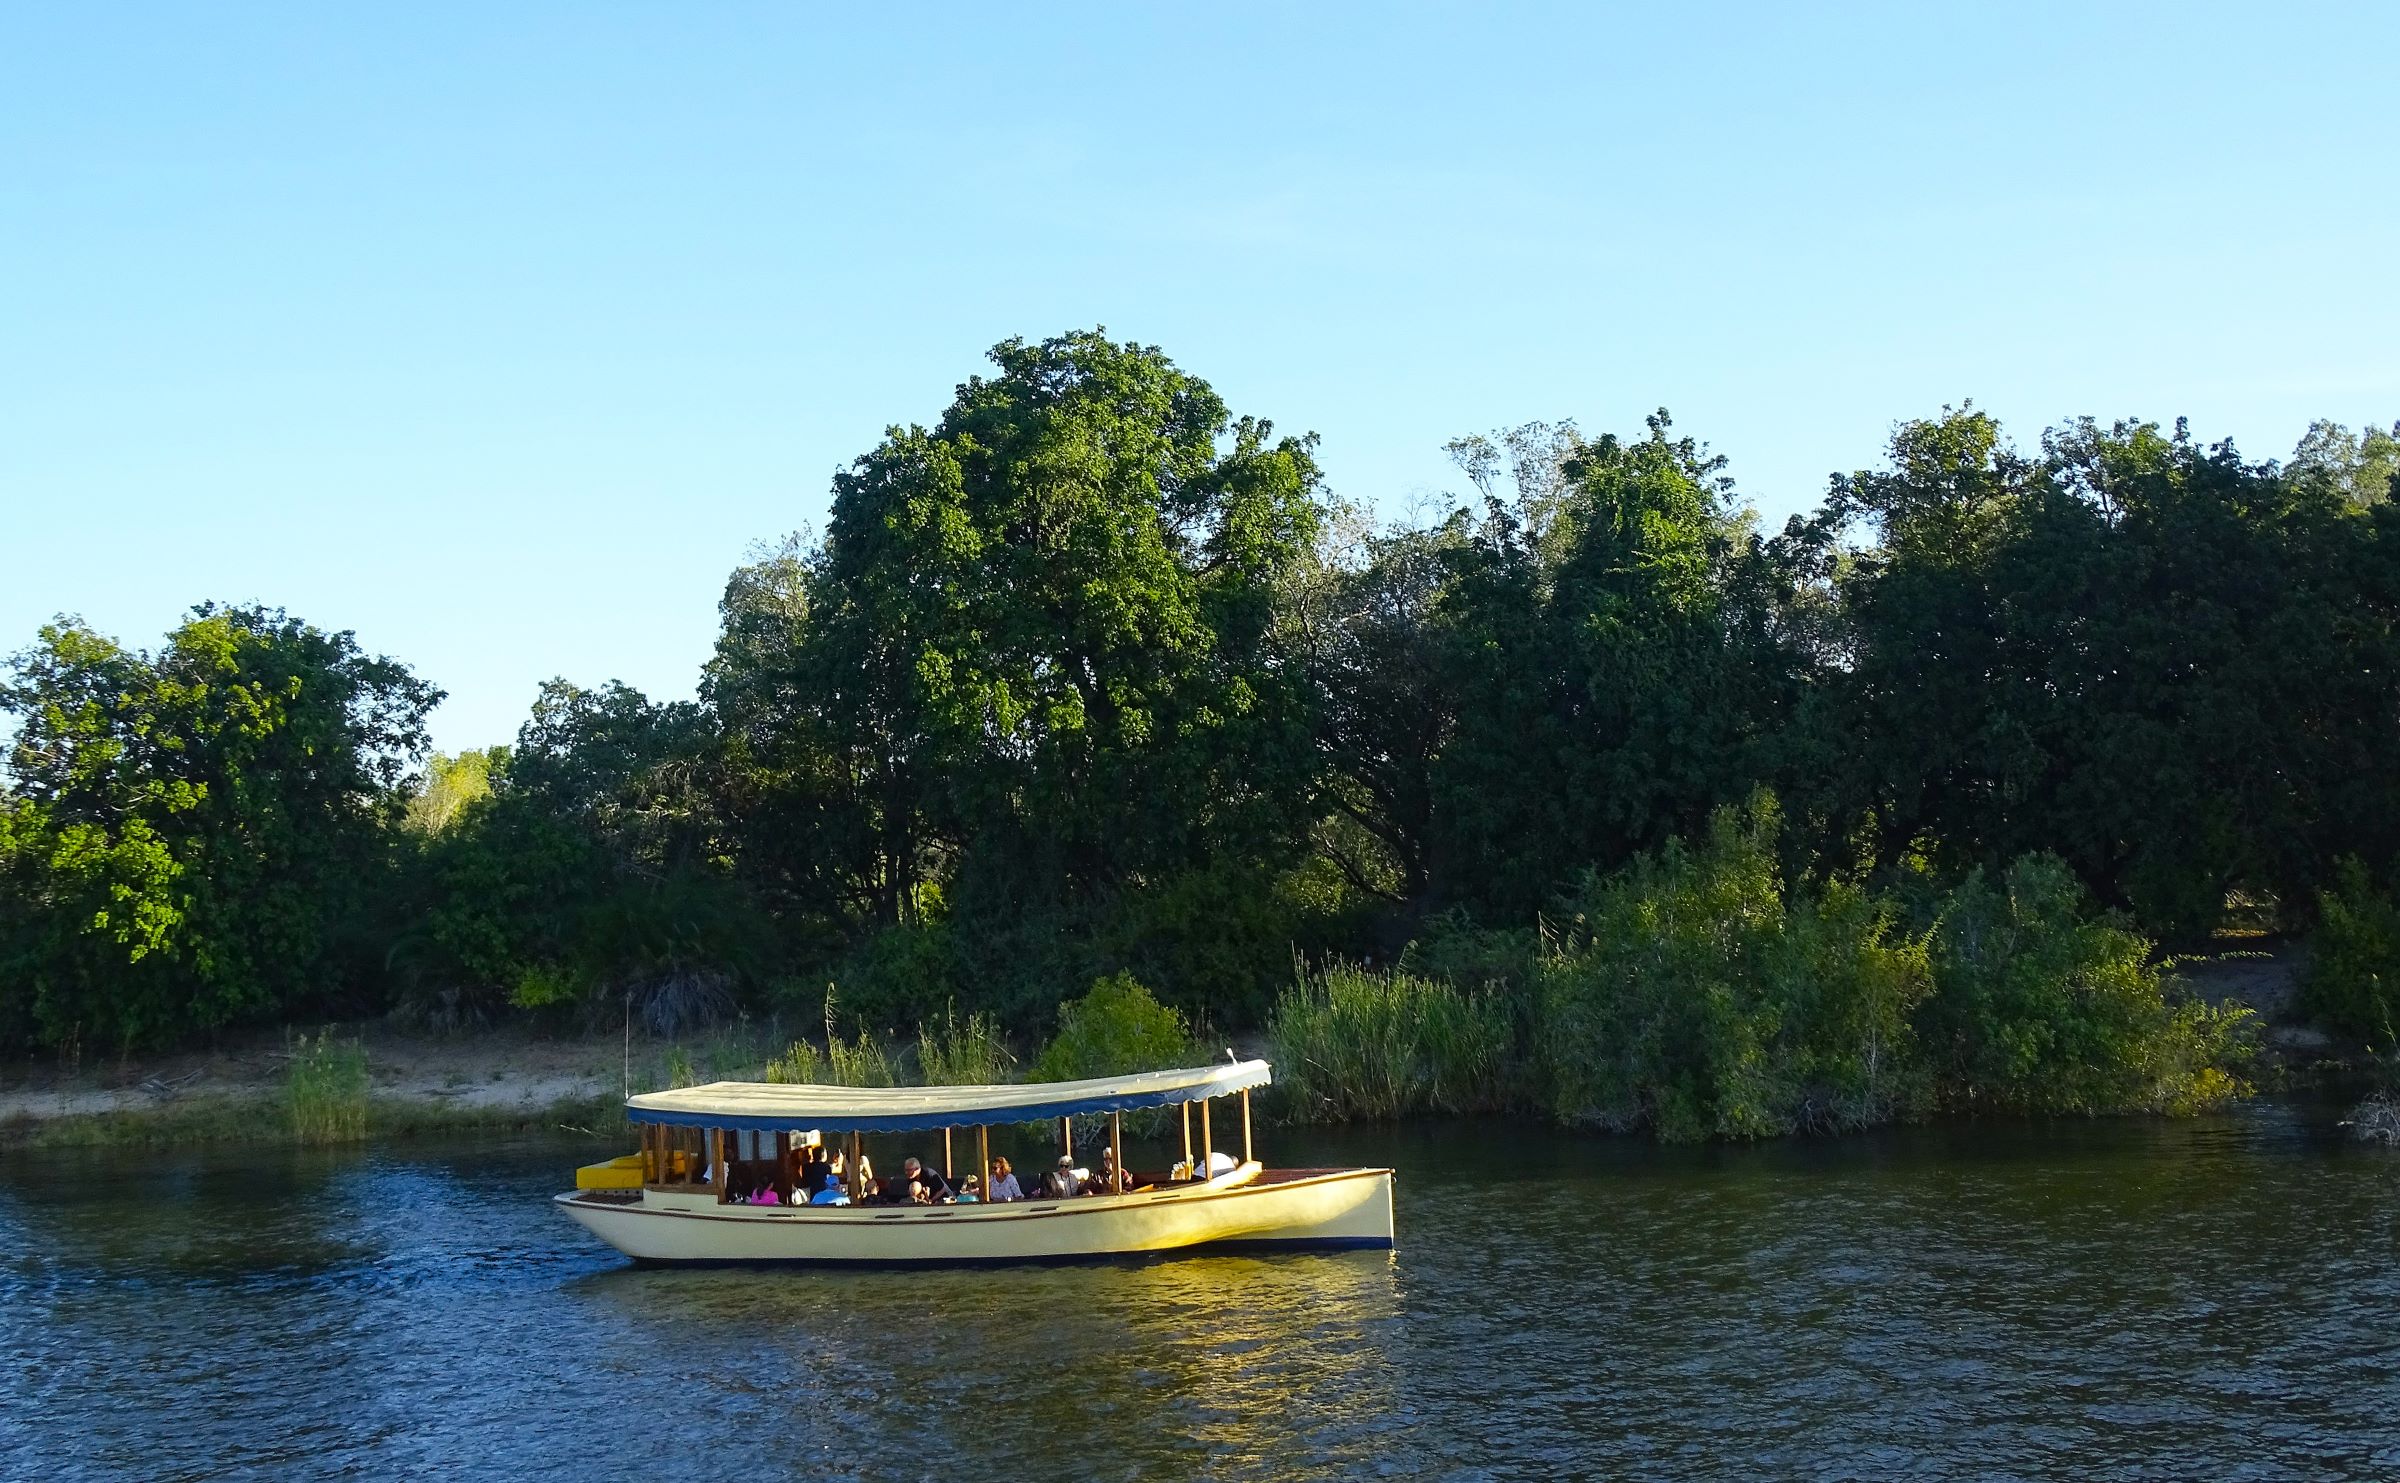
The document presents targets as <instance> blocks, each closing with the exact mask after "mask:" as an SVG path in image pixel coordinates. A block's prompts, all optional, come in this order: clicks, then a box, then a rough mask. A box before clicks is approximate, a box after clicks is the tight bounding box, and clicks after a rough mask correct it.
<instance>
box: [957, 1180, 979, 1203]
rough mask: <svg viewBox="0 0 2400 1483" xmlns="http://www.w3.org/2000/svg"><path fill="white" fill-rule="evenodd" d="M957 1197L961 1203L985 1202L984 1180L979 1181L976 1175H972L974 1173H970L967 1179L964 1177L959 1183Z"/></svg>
mask: <svg viewBox="0 0 2400 1483" xmlns="http://www.w3.org/2000/svg"><path fill="white" fill-rule="evenodd" d="M955 1199H956V1201H957V1203H959V1204H961V1205H980V1204H982V1203H983V1187H982V1182H981V1181H979V1180H978V1179H976V1177H975V1176H974V1175H972V1174H970V1175H968V1176H967V1177H966V1178H965V1179H963V1180H961V1181H959V1185H958V1194H957V1195H956V1197H955Z"/></svg>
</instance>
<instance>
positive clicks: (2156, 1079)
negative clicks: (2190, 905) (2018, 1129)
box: [1920, 854, 2250, 1114]
mask: <svg viewBox="0 0 2400 1483" xmlns="http://www.w3.org/2000/svg"><path fill="white" fill-rule="evenodd" d="M1931 961H1932V967H1933V987H1934V992H1933V995H1932V997H1931V999H1930V1000H1929V1001H1928V1002H1927V1005H1926V1008H1925V1011H1924V1013H1923V1014H1922V1016H1921V1017H1920V1028H1921V1030H1922V1032H1923V1037H1924V1042H1925V1045H1926V1048H1927V1050H1928V1052H1929V1053H1930V1054H1931V1056H1932V1058H1933V1069H1934V1074H1935V1076H1936V1078H1937V1081H1938V1084H1939V1086H1940V1089H1941V1096H1942V1099H1943V1100H1944V1101H1945V1102H1946V1103H1949V1104H1952V1105H1955V1106H1959V1107H1962V1108H1986V1109H1993V1110H1999V1111H2007V1112H2032V1113H2084V1114H2092V1113H2111V1112H2133V1111H2171V1112H2191V1111H2200V1110H2204V1109H2206V1108H2208V1107H2211V1106H2214V1105H2217V1104H2219V1103H2222V1102H2225V1101H2227V1100H2230V1099H2231V1098H2233V1097H2236V1096H2239V1095H2241V1094H2242V1093H2243V1092H2244V1091H2246V1090H2247V1089H2246V1088H2244V1087H2243V1086H2242V1084H2241V1083H2240V1081H2239V1080H2238V1079H2237V1078H2236V1077H2235V1075H2234V1070H2235V1068H2236V1067H2237V1066H2238V1065H2239V1064H2240V1062H2241V1061H2242V1059H2243V1058H2244V1055H2245V1054H2246V1048H2245V1044H2244V1041H2245V1037H2246V1035H2247V1031H2248V1021H2249V1019H2250V1011H2249V1010H2248V1009H2244V1008H2239V1007H2235V1008H2229V1009H2217V1008H2212V1007H2210V1006H2208V1005H2204V1004H2200V1003H2196V1002H2190V1001H2182V1002H2178V1001H2176V1000H2174V999H2172V998H2170V996H2169V994H2168V992H2167V986H2166V983H2165V981H2164V977H2163V975H2162V973H2161V971H2160V969H2159V967H2158V965H2157V963H2156V961H2155V959H2154V955H2153V953H2152V951H2151V945H2150V943H2149V942H2147V941H2145V940H2144V939H2143V938H2142V937H2140V936H2139V935H2137V934H2135V933H2133V932H2130V931H2128V930H2126V929H2125V928H2123V927H2121V926H2118V925H2117V924H2116V923H2115V922H2113V921H2111V920H2109V919H2107V918H2104V917H2096V916H2093V915H2091V914H2090V913H2089V911H2088V910H2087V908H2086V905H2085V901H2084V896H2083V891H2082V887H2081V886H2080V885H2079V884H2078V883H2077V882H2076V879H2075V876H2074V873H2073V872H2072V871H2070V870H2069V869H2068V868H2067V866H2066V864H2065V862H2063V861H2061V860H2059V859H2058V858H2057V857H2055V856H2051V855H2038V854H2037V855H2027V856H2025V857H2023V858H2021V859H2019V860H2017V861H2016V862H2015V863H2014V864H2012V865H2010V866H2009V868H2008V870H2007V873H2006V874H2005V875H2003V876H2002V877H2001V878H2000V879H1999V881H1998V882H1997V883H1995V882H1994V881H1993V880H1992V878H1991V877H1990V876H1989V875H1987V874H1986V873H1985V872H1983V871H1981V870H1977V871H1975V872H1973V873H1971V874H1969V875H1968V877H1967V878H1966V880H1965V881H1963V882H1962V883H1961V884H1960V885H1959V887H1958V889H1957V890H1956V891H1954V892H1952V893H1951V895H1950V899H1949V901H1948V902H1947V904H1946V905H1945V906H1944V908H1943V910H1942V914H1941V919H1940V921H1939V923H1938V924H1937V925H1936V926H1935V928H1934V931H1933V936H1932V954H1931Z"/></svg>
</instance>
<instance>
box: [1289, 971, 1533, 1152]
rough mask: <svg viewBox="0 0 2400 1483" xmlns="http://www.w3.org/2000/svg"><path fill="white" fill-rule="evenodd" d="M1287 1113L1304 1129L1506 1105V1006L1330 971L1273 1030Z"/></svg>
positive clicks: (1312, 981)
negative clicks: (1339, 1122)
mask: <svg viewBox="0 0 2400 1483" xmlns="http://www.w3.org/2000/svg"><path fill="white" fill-rule="evenodd" d="M1267 1034H1268V1038H1269V1040H1270V1041H1271V1042H1272V1043H1273V1045H1274V1052H1275V1070H1276V1077H1277V1084H1278V1085H1279V1086H1280V1087H1281V1088H1282V1091H1283V1100H1282V1106H1283V1108H1284V1109H1285V1111H1286V1114H1287V1115H1288V1116H1290V1117H1292V1118H1293V1119H1295V1120H1297V1121H1304V1122H1305V1121H1314V1120H1318V1119H1326V1120H1347V1119H1367V1120H1375V1121H1383V1120H1388V1119H1391V1118H1397V1117H1405V1116H1408V1115H1410V1114H1412V1113H1423V1112H1447V1113H1457V1112H1479V1111H1489V1110H1493V1109H1494V1108H1496V1107H1498V1106H1500V1105H1502V1104H1503V1102H1504V1101H1505V1100H1506V1094H1505V1083H1504V1082H1503V1079H1502V1075H1501V1072H1502V1067H1503V1063H1504V1061H1505V1060H1506V1058H1507V1054H1508V1050H1509V1044H1510V1034H1509V1024H1508V1014H1507V1009H1506V1006H1505V1005H1503V1004H1502V1003H1501V1002H1500V1001H1499V1000H1498V999H1497V998H1496V997H1494V996H1493V995H1491V994H1488V993H1480V994H1479V993H1471V992H1461V991H1460V990H1458V989H1456V988H1453V987H1452V986H1451V985H1449V984H1446V983H1442V982H1439V981H1437V980H1435V979H1430V978H1422V977H1419V976H1417V975H1415V974H1411V973H1403V972H1381V973H1379V972H1375V971H1373V970H1370V969H1367V968H1362V967H1359V966H1356V965H1354V964H1349V963H1329V964H1326V965H1325V966H1324V967H1322V968H1320V969H1318V970H1316V971H1314V972H1310V971H1308V970H1306V969H1303V970H1302V972H1301V974H1300V977H1299V980H1298V982H1296V983H1294V984H1293V985H1292V986H1291V987H1289V988H1287V989H1285V990H1284V991H1283V994H1282V997H1281V998H1279V999H1278V1000H1277V1001H1276V1004H1275V1010H1274V1014H1273V1016H1272V1017H1271V1019H1270V1020H1269V1022H1268V1029H1267Z"/></svg>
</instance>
